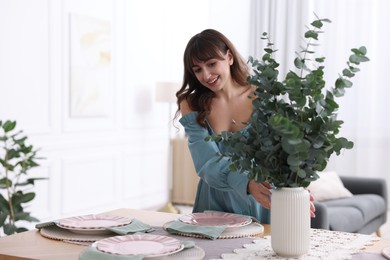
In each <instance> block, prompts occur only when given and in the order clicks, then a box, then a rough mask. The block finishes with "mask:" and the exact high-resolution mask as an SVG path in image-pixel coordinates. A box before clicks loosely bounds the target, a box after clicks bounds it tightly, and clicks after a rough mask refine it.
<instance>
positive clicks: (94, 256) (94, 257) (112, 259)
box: [78, 241, 195, 260]
mask: <svg viewBox="0 0 390 260" xmlns="http://www.w3.org/2000/svg"><path fill="white" fill-rule="evenodd" d="M181 243H182V244H183V246H184V249H183V250H185V249H188V248H193V247H194V246H195V243H194V242H193V241H181ZM144 257H145V255H116V254H108V253H104V252H102V251H99V250H98V249H96V247H88V248H87V249H85V250H84V251H83V252H81V254H80V255H79V258H78V260H122V259H123V260H142V259H144Z"/></svg>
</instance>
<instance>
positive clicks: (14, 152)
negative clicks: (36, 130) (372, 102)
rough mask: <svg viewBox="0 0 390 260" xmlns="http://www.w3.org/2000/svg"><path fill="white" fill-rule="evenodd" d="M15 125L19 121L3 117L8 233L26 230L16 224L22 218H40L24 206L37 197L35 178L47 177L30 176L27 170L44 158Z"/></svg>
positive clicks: (3, 221) (0, 197)
mask: <svg viewBox="0 0 390 260" xmlns="http://www.w3.org/2000/svg"><path fill="white" fill-rule="evenodd" d="M15 127H16V121H9V120H7V121H4V122H3V121H1V120H0V227H2V229H3V232H4V234H6V235H10V234H14V233H19V232H23V231H26V230H27V229H26V228H24V227H20V226H19V225H18V224H17V223H18V222H19V221H27V222H37V221H38V219H36V218H34V217H32V216H31V215H30V213H29V212H26V211H25V209H24V207H25V204H26V203H28V202H31V201H32V200H33V199H34V197H35V193H34V192H32V191H29V190H30V188H31V187H32V186H34V183H35V181H36V180H41V179H45V178H29V177H28V170H30V169H31V168H33V167H37V166H39V164H38V163H36V160H37V159H42V158H39V157H37V150H35V149H34V148H33V146H32V145H27V144H26V140H27V137H26V136H20V135H21V133H22V131H15Z"/></svg>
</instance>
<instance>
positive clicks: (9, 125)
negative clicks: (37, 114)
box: [2, 120, 16, 133]
mask: <svg viewBox="0 0 390 260" xmlns="http://www.w3.org/2000/svg"><path fill="white" fill-rule="evenodd" d="M15 127H16V121H10V120H7V121H5V123H4V124H3V125H2V128H3V130H4V132H6V133H8V132H10V131H12V130H14V129H15Z"/></svg>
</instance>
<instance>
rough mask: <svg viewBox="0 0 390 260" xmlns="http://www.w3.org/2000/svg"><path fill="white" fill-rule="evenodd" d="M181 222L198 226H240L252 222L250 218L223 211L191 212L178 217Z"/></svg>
mask: <svg viewBox="0 0 390 260" xmlns="http://www.w3.org/2000/svg"><path fill="white" fill-rule="evenodd" d="M179 220H180V221H181V222H183V223H187V224H192V225H198V226H227V227H242V226H246V225H248V224H250V223H252V218H250V217H248V216H243V215H237V214H232V213H225V212H203V213H192V214H188V215H183V216H181V217H179Z"/></svg>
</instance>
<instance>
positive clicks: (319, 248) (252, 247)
mask: <svg viewBox="0 0 390 260" xmlns="http://www.w3.org/2000/svg"><path fill="white" fill-rule="evenodd" d="M379 239H380V238H377V237H374V236H372V235H362V234H355V233H346V232H338V231H329V230H323V229H311V237H310V250H309V253H307V254H305V255H303V256H301V257H299V258H295V259H299V260H309V259H310V260H311V259H313V260H314V259H329V260H335V259H350V258H351V257H352V255H353V254H355V253H358V252H361V251H362V249H364V247H365V246H368V245H370V244H372V243H373V242H374V241H378V240H379ZM219 259H245V260H250V259H285V258H283V257H280V256H278V255H276V254H275V252H274V251H273V250H272V247H271V237H270V236H265V237H264V238H258V239H255V240H253V243H252V244H245V245H243V248H240V249H235V250H234V253H229V254H222V255H221V258H219ZM292 259H294V258H292Z"/></svg>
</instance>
